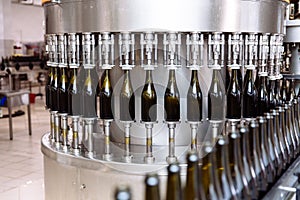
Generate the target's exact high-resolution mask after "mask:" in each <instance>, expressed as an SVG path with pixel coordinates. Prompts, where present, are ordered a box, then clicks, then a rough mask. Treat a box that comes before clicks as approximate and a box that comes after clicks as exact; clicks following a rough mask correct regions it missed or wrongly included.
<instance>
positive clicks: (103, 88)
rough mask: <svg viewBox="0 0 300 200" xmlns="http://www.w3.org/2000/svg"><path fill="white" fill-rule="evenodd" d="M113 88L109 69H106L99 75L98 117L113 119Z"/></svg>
mask: <svg viewBox="0 0 300 200" xmlns="http://www.w3.org/2000/svg"><path fill="white" fill-rule="evenodd" d="M112 98H113V88H112V86H111V83H110V70H109V69H106V70H105V71H104V72H103V75H102V77H101V85H100V118H101V119H113V118H114V117H113V111H112V108H113V101H112Z"/></svg>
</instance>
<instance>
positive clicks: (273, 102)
mask: <svg viewBox="0 0 300 200" xmlns="http://www.w3.org/2000/svg"><path fill="white" fill-rule="evenodd" d="M275 81H276V80H269V96H268V99H269V103H268V105H269V108H268V110H271V109H275V108H276V106H277V104H278V103H277V99H276V94H275Z"/></svg>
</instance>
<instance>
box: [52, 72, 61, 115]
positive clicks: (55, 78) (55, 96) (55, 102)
mask: <svg viewBox="0 0 300 200" xmlns="http://www.w3.org/2000/svg"><path fill="white" fill-rule="evenodd" d="M53 71H54V73H53V79H52V82H51V94H50V96H51V111H58V103H59V101H58V79H59V77H60V76H59V70H58V67H54V68H53Z"/></svg>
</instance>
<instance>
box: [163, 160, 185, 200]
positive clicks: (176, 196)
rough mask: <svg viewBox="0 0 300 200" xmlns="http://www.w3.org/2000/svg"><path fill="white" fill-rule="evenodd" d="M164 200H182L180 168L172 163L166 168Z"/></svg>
mask: <svg viewBox="0 0 300 200" xmlns="http://www.w3.org/2000/svg"><path fill="white" fill-rule="evenodd" d="M166 200H182V190H181V179H180V166H179V164H178V163H172V164H170V165H169V166H168V180H167V197H166Z"/></svg>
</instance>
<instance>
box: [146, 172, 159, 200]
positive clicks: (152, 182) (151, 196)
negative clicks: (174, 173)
mask: <svg viewBox="0 0 300 200" xmlns="http://www.w3.org/2000/svg"><path fill="white" fill-rule="evenodd" d="M145 184H146V191H145V200H160V192H159V178H158V175H157V174H147V175H146V178H145Z"/></svg>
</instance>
